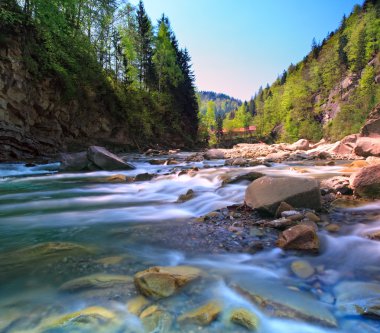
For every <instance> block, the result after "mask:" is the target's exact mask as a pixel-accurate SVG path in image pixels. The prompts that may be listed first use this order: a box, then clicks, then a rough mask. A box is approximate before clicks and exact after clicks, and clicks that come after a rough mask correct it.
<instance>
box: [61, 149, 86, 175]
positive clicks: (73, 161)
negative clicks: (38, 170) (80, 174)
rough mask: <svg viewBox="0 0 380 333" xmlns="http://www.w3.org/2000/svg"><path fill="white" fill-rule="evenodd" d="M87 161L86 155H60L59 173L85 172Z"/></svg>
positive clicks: (83, 153)
mask: <svg viewBox="0 0 380 333" xmlns="http://www.w3.org/2000/svg"><path fill="white" fill-rule="evenodd" d="M88 165H89V160H88V159H87V153H86V152H81V153H74V154H62V155H61V165H60V167H59V170H60V171H65V172H69V171H85V170H88Z"/></svg>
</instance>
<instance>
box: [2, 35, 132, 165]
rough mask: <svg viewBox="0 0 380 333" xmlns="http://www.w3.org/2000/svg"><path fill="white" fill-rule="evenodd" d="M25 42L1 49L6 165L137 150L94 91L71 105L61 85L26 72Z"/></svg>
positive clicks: (18, 39) (14, 40) (14, 39)
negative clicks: (89, 151)
mask: <svg viewBox="0 0 380 333" xmlns="http://www.w3.org/2000/svg"><path fill="white" fill-rule="evenodd" d="M24 52H25V50H24V48H23V42H22V37H21V36H14V37H12V39H10V40H8V41H7V43H6V45H5V46H4V47H3V45H2V46H1V47H0V147H1V149H0V161H10V160H19V159H26V158H33V157H36V156H49V155H53V154H55V153H57V152H61V151H67V150H77V149H79V148H81V147H82V146H83V147H84V146H85V147H87V146H88V145H89V144H101V145H107V146H111V147H115V146H118V147H123V148H128V147H131V140H130V138H129V137H128V133H127V131H126V128H125V127H123V126H121V125H120V124H121V123H122V122H121V121H120V119H117V117H116V116H115V115H113V114H112V113H111V112H110V110H109V103H106V102H105V101H104V98H103V97H101V96H99V94H97V93H96V91H94V90H85V89H84V91H85V94H84V96H82V97H81V99H80V100H79V99H71V100H67V99H65V98H64V97H63V96H64V90H63V88H62V87H61V85H60V83H59V81H58V80H57V79H55V78H53V77H43V78H41V79H39V78H36V77H35V76H34V75H31V73H30V72H29V71H28V70H27V69H26V68H27V67H26V65H25V62H24V59H25V57H24Z"/></svg>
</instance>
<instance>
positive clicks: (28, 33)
mask: <svg viewBox="0 0 380 333" xmlns="http://www.w3.org/2000/svg"><path fill="white" fill-rule="evenodd" d="M0 25H1V27H2V31H4V33H5V34H6V33H7V31H8V33H12V32H13V31H14V29H15V27H17V28H19V27H23V33H24V36H25V37H24V38H25V52H24V53H25V63H26V65H27V67H28V69H29V71H30V72H31V73H32V74H34V75H35V76H36V77H38V76H43V75H47V74H53V75H54V76H56V77H57V78H58V79H59V80H60V81H61V82H62V84H63V86H64V89H65V97H66V98H68V99H70V98H80V97H81V95H83V94H85V93H86V90H94V91H95V92H96V93H97V94H102V95H104V98H105V99H108V100H109V101H108V103H109V105H110V109H111V112H114V113H115V114H117V115H118V116H120V117H121V118H122V119H123V120H124V121H125V126H129V127H130V129H131V133H132V134H133V135H134V137H135V138H136V139H137V140H140V141H142V140H146V141H149V140H157V139H159V138H163V139H164V138H166V139H167V140H170V139H169V137H170V136H172V137H173V136H175V137H176V138H178V139H181V140H182V142H185V143H186V144H191V143H193V142H194V141H195V140H196V136H197V129H198V118H197V113H198V103H197V98H196V92H195V85H194V80H195V77H194V73H193V71H192V65H191V58H190V55H189V52H188V51H187V50H186V49H183V48H181V47H180V46H179V42H178V40H177V38H176V36H175V33H174V31H173V29H172V27H171V25H170V21H169V19H168V18H167V17H166V16H165V15H162V17H161V18H160V19H159V20H158V21H157V23H156V24H153V23H152V21H151V20H150V18H149V16H148V14H147V13H146V11H145V8H144V4H143V2H142V1H140V2H139V4H138V5H137V6H136V7H135V6H132V5H131V4H129V3H128V2H127V1H124V0H49V1H46V0H2V3H1V4H0ZM0 37H1V36H0ZM0 39H1V38H0Z"/></svg>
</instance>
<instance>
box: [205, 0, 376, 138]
mask: <svg viewBox="0 0 380 333" xmlns="http://www.w3.org/2000/svg"><path fill="white" fill-rule="evenodd" d="M379 15H380V3H379V1H375V0H374V1H372V0H367V1H366V2H365V3H364V5H363V6H359V5H357V6H355V8H354V10H353V12H352V14H351V15H350V16H349V17H343V19H342V22H341V24H340V26H339V28H338V29H337V30H336V31H334V32H331V33H329V34H328V36H327V37H326V38H325V39H324V40H323V41H321V42H320V43H318V42H317V41H316V40H315V39H314V40H313V42H312V47H311V51H310V53H309V54H308V55H307V56H305V58H304V59H303V60H302V61H300V62H299V63H297V64H296V65H293V64H291V65H290V66H289V68H288V69H287V70H285V71H284V72H283V73H282V74H281V75H280V76H279V77H278V78H277V80H276V81H275V82H274V83H273V84H272V85H269V84H268V85H267V86H266V87H265V88H260V89H259V91H258V92H257V93H256V94H255V95H254V97H253V98H252V99H251V100H250V101H249V102H245V103H243V104H242V105H241V106H240V107H238V108H236V109H235V110H233V111H231V112H230V113H228V114H227V115H226V116H225V118H224V120H223V125H222V124H221V121H220V120H218V117H215V119H213V118H212V116H211V118H210V116H208V117H207V116H205V117H204V119H205V120H204V121H202V125H201V127H202V128H203V127H205V126H206V127H207V126H208V127H209V128H214V127H218V126H219V127H220V128H222V127H223V128H224V129H227V130H231V129H233V128H240V127H247V126H248V125H256V126H257V132H256V136H257V139H260V140H266V141H272V142H273V141H282V142H294V141H296V140H298V139H300V138H306V139H309V140H312V141H318V140H320V139H321V138H322V137H324V138H326V139H328V140H331V141H336V140H340V139H341V138H343V137H344V136H346V135H349V134H352V133H357V132H359V130H360V128H361V126H362V125H363V124H364V121H365V119H366V117H367V115H368V113H369V112H370V111H371V110H372V109H373V107H374V106H375V105H376V104H377V103H378V101H379V100H380V86H379V85H378V84H376V80H378V79H380V78H379V77H378V74H379V73H380V55H379V51H380V16H379ZM210 112H211V111H210ZM204 114H205V115H206V114H209V115H210V113H207V112H204ZM210 119H211V120H210ZM217 124H219V125H217ZM211 139H212V138H211Z"/></svg>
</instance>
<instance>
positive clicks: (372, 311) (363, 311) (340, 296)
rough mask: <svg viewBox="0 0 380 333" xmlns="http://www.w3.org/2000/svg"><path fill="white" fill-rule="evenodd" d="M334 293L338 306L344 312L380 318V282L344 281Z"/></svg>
mask: <svg viewBox="0 0 380 333" xmlns="http://www.w3.org/2000/svg"><path fill="white" fill-rule="evenodd" d="M334 293H335V296H336V307H337V308H338V309H339V310H340V311H342V312H343V313H344V314H346V315H364V316H373V317H377V318H380V296H379V295H380V284H377V283H367V282H358V281H355V282H351V281H350V282H348V281H344V282H341V283H340V284H339V285H338V286H336V287H335V288H334Z"/></svg>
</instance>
